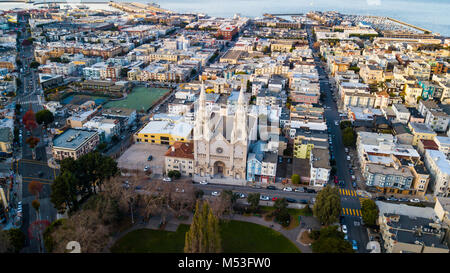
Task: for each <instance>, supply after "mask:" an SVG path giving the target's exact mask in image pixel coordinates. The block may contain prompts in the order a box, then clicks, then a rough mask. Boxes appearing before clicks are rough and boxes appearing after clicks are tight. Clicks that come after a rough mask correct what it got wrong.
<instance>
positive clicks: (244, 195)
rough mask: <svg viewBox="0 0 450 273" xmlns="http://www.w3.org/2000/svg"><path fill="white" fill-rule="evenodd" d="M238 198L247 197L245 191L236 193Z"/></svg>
mask: <svg viewBox="0 0 450 273" xmlns="http://www.w3.org/2000/svg"><path fill="white" fill-rule="evenodd" d="M238 195H239V198H247V194H245V193H238Z"/></svg>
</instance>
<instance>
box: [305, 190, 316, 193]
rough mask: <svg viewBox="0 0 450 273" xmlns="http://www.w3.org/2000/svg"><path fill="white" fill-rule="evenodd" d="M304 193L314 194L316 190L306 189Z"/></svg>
mask: <svg viewBox="0 0 450 273" xmlns="http://www.w3.org/2000/svg"><path fill="white" fill-rule="evenodd" d="M306 192H307V193H316V190H314V189H307V190H306Z"/></svg>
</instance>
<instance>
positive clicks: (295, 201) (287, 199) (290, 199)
mask: <svg viewBox="0 0 450 273" xmlns="http://www.w3.org/2000/svg"><path fill="white" fill-rule="evenodd" d="M286 201H288V202H289V203H297V200H295V199H293V198H286Z"/></svg>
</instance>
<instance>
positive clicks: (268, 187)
mask: <svg viewBox="0 0 450 273" xmlns="http://www.w3.org/2000/svg"><path fill="white" fill-rule="evenodd" d="M266 189H268V190H276V189H277V187H275V186H267V187H266Z"/></svg>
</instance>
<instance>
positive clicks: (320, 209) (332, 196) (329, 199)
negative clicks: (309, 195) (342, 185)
mask: <svg viewBox="0 0 450 273" xmlns="http://www.w3.org/2000/svg"><path fill="white" fill-rule="evenodd" d="M340 212H341V200H340V197H339V191H338V189H337V188H334V187H331V186H326V187H325V188H324V189H322V190H321V191H320V192H319V193H318V194H317V196H316V202H315V204H314V207H313V213H314V216H316V217H317V218H318V219H319V221H320V222H321V223H323V224H324V225H330V224H333V223H335V222H337V221H338V218H339V215H340Z"/></svg>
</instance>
